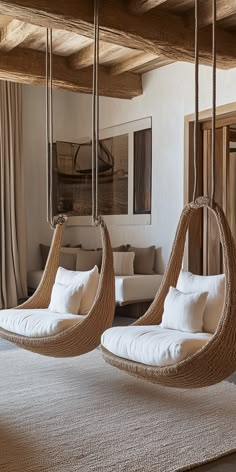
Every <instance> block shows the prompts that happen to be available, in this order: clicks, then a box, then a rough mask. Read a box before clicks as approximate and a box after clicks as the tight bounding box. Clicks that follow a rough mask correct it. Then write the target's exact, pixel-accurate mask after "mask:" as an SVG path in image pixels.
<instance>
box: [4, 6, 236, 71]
mask: <svg viewBox="0 0 236 472" xmlns="http://www.w3.org/2000/svg"><path fill="white" fill-rule="evenodd" d="M0 11H1V12H2V13H3V14H6V15H12V16H14V17H15V18H18V19H21V20H22V21H26V22H31V23H32V22H33V23H35V24H38V25H41V26H47V27H53V28H58V29H67V30H69V31H75V32H77V33H80V34H82V35H84V36H88V37H90V38H91V37H93V0H80V1H79V2H75V1H74V0H67V1H66V2H65V0H51V1H50V2H48V0H38V1H36V0H0ZM118 20H119V21H118ZM100 26H101V39H102V40H104V41H107V42H110V43H114V44H119V45H121V46H125V47H130V48H133V49H139V50H144V51H146V52H150V53H153V54H156V55H164V56H166V57H168V58H169V59H172V60H176V61H177V60H179V61H183V60H184V61H193V58H194V31H193V28H192V27H190V26H189V25H187V24H186V21H185V19H184V18H183V17H180V16H178V15H173V14H170V13H167V12H165V11H161V10H160V9H158V8H157V9H155V10H154V11H151V12H150V14H149V13H147V14H146V15H144V16H143V17H142V16H138V15H134V14H132V13H130V12H129V11H127V10H126V9H125V8H124V7H122V4H121V3H118V2H117V0H103V8H102V12H101V14H100ZM217 37H218V41H217V65H218V67H222V68H230V67H234V66H235V65H236V41H235V36H234V35H232V34H230V33H226V32H225V31H222V30H218V32H217ZM200 61H201V62H202V63H204V64H211V31H208V30H207V31H203V32H202V34H201V38H200Z"/></svg>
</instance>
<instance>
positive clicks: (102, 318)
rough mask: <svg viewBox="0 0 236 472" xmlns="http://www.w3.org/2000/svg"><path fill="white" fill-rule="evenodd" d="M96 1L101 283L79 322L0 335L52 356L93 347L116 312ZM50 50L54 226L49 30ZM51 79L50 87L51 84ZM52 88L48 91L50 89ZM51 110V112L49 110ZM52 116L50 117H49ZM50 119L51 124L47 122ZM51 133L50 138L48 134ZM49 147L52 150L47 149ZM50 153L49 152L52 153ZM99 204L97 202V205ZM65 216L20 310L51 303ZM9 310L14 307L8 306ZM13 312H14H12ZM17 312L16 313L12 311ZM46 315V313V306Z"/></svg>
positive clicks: (0, 332) (74, 353)
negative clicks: (103, 212)
mask: <svg viewBox="0 0 236 472" xmlns="http://www.w3.org/2000/svg"><path fill="white" fill-rule="evenodd" d="M97 9H98V7H97V4H96V2H95V11H96V15H95V45H96V48H97V49H96V48H95V49H96V50H97V54H96V56H95V58H94V67H95V69H94V82H93V97H94V100H93V154H92V157H93V169H94V174H95V175H93V223H94V224H96V225H97V226H99V227H100V231H101V237H102V249H103V257H102V266H101V272H100V278H99V284H98V290H97V294H96V297H95V300H94V303H93V306H92V307H91V309H90V311H89V312H88V314H87V315H85V316H83V317H82V316H80V317H79V316H78V322H76V324H74V325H73V326H71V327H69V328H67V329H64V330H63V331H60V332H59V333H57V334H53V335H49V336H45V337H28V336H22V335H19V334H16V333H14V332H10V331H7V330H6V329H3V328H1V327H0V337H1V338H3V339H5V340H7V341H10V342H12V343H14V344H16V345H17V346H19V347H21V348H23V349H27V350H28V351H32V352H36V353H38V354H43V355H46V356H52V357H72V356H80V355H81V354H85V353H87V352H89V351H92V350H93V349H95V348H96V347H97V346H98V345H99V344H100V339H101V335H102V333H103V332H104V331H105V330H106V329H107V328H109V327H110V326H111V325H112V321H113V318H114V313H115V282H114V270H113V253H112V248H111V243H110V238H109V233H108V230H107V227H106V225H105V223H104V221H103V220H102V218H101V217H99V216H98V214H97V158H98V99H99V97H98V80H97V75H98V41H99V35H98V34H99V29H98V12H97ZM49 38H50V54H49V57H50V79H48V44H49ZM46 44H47V54H46V82H47V114H46V116H47V155H48V170H49V168H50V167H51V172H49V173H48V192H49V198H48V202H49V206H48V222H49V223H50V224H51V226H53V224H54V220H53V217H52V193H51V181H50V178H51V176H52V145H53V126H52V115H53V113H52V31H51V30H50V31H49V30H47V42H46ZM49 83H50V88H48V84H49ZM48 92H49V93H48ZM48 112H49V113H48ZM48 116H49V120H48ZM49 121H50V126H48V124H49ZM48 136H49V138H48ZM48 150H51V152H50V153H48ZM49 154H50V156H49ZM95 205H96V206H95ZM65 222H66V218H65V217H63V216H59V217H58V218H57V224H56V228H55V231H54V236H53V240H52V244H51V248H50V251H49V255H48V260H47V263H46V267H45V270H44V273H43V277H42V280H41V282H40V284H39V286H38V288H37V290H36V291H35V293H34V294H33V295H32V297H31V298H29V299H28V300H27V301H26V302H25V303H23V304H22V305H20V306H18V307H16V308H17V310H19V311H20V310H29V312H30V310H34V309H38V308H39V309H40V308H43V309H47V308H48V306H49V303H50V298H51V292H52V288H53V284H54V281H55V277H56V273H57V269H58V266H59V256H60V248H61V241H62V236H63V231H64V227H65ZM7 311H8V312H9V313H10V312H11V310H7ZM11 315H12V313H11ZM13 316H14V315H13ZM44 316H45V318H46V316H47V310H45V313H44Z"/></svg>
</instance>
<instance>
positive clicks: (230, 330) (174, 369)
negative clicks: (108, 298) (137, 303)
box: [102, 0, 236, 388]
mask: <svg viewBox="0 0 236 472" xmlns="http://www.w3.org/2000/svg"><path fill="white" fill-rule="evenodd" d="M195 12H196V15H195V17H196V27H195V39H196V40H195V73H196V89H195V92H196V96H195V98H196V100H195V106H196V119H195V152H194V157H195V159H194V164H195V165H194V169H195V173H194V174H195V183H194V195H193V201H192V202H191V203H189V204H187V205H186V206H185V208H184V210H183V212H182V215H181V217H180V221H179V225H178V228H177V232H176V236H175V240H174V244H173V248H172V252H171V256H170V260H169V263H168V266H167V269H166V272H165V275H164V278H163V282H162V285H161V287H160V289H159V291H158V293H157V295H156V297H155V299H154V301H153V303H152V304H151V306H150V307H149V309H148V311H147V312H146V314H145V315H144V316H143V317H141V318H140V319H139V320H138V321H136V322H135V323H134V326H149V325H160V323H161V321H162V316H163V312H164V301H165V298H166V296H167V294H168V292H169V289H170V287H171V286H173V287H176V284H177V281H178V277H179V274H180V271H181V267H182V260H183V255H184V246H185V240H186V234H187V231H188V228H189V225H190V221H191V219H192V218H193V217H194V216H195V215H196V212H197V211H199V209H200V208H206V209H207V210H209V211H211V212H212V214H213V215H214V217H215V219H216V223H217V227H218V230H219V235H220V241H221V245H222V253H223V265H224V273H225V299H224V305H223V310H222V314H221V318H220V321H219V323H218V326H217V329H216V331H215V333H214V334H213V336H212V337H211V338H210V340H209V341H208V342H207V343H206V344H205V345H204V346H203V347H202V348H201V349H200V350H198V351H197V352H195V353H194V354H193V355H190V356H189V357H187V358H185V359H184V360H182V361H180V362H178V363H176V364H174V365H173V364H172V365H169V366H162V367H160V366H158V365H145V364H142V363H139V362H135V361H134V360H130V359H126V358H123V357H119V356H117V355H115V354H114V353H112V352H110V351H109V350H108V349H106V342H104V344H105V345H102V355H103V357H104V359H105V361H106V362H107V363H109V364H110V365H112V366H114V367H117V368H118V369H120V370H122V371H124V372H126V373H127V374H130V375H133V376H135V377H138V378H140V379H143V380H145V381H148V382H152V383H158V384H162V385H165V386H169V387H178V388H198V387H206V386H209V385H212V384H215V383H218V382H220V381H222V380H224V379H225V378H227V377H228V376H229V375H231V374H232V373H233V372H234V371H235V370H236V249H235V243H234V239H233V236H232V233H231V230H230V228H229V225H228V222H227V219H226V216H225V214H224V212H223V210H222V209H221V207H220V206H219V205H218V204H217V203H216V202H215V200H214V193H215V114H216V112H215V105H216V51H215V23H216V20H215V18H216V2H215V0H213V18H214V21H213V119H212V130H213V131H212V138H213V140H212V195H211V198H209V197H206V196H201V197H198V198H196V189H197V156H198V70H199V65H198V63H199V61H198V56H199V52H198V0H195ZM173 316H174V315H173ZM115 329H116V328H111V330H108V331H111V337H110V340H112V330H115ZM123 329H124V330H125V329H132V326H131V327H128V328H123ZM170 331H171V330H170ZM105 335H106V333H105ZM170 336H171V334H170ZM104 339H105V337H104ZM119 341H120V342H121V343H122V335H121V339H119ZM125 342H126V341H124V340H123V343H125ZM127 349H128V348H127ZM131 357H132V356H131Z"/></svg>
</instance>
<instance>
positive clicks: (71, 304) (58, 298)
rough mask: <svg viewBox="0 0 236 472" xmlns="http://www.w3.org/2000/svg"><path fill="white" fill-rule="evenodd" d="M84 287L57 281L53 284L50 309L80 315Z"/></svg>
mask: <svg viewBox="0 0 236 472" xmlns="http://www.w3.org/2000/svg"><path fill="white" fill-rule="evenodd" d="M82 293H83V287H82V286H81V287H77V286H76V285H71V286H66V285H61V284H59V283H57V282H55V284H54V285H53V288H52V294H51V301H50V305H49V307H48V309H49V310H50V311H52V312H53V313H71V314H72V315H78V313H79V308H80V302H81V298H82Z"/></svg>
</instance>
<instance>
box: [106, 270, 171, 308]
mask: <svg viewBox="0 0 236 472" xmlns="http://www.w3.org/2000/svg"><path fill="white" fill-rule="evenodd" d="M162 278H163V276H162V275H158V274H154V275H125V276H122V275H121V276H120V275H118V276H116V277H115V288H116V302H117V303H119V304H120V305H125V304H127V303H135V302H140V301H151V300H153V299H154V298H155V296H156V293H157V291H158V289H159V287H160V285H161V282H162Z"/></svg>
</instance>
